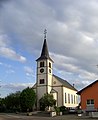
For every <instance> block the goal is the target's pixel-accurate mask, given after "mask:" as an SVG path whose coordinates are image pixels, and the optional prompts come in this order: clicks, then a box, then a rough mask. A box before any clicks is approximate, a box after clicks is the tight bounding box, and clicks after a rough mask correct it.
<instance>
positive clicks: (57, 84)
mask: <svg viewBox="0 0 98 120" xmlns="http://www.w3.org/2000/svg"><path fill="white" fill-rule="evenodd" d="M36 62H37V73H36V83H35V85H34V86H33V89H34V90H35V92H36V95H37V109H40V105H39V100H40V99H41V97H42V96H44V94H45V93H48V94H52V95H53V97H54V99H55V100H56V105H57V106H58V107H60V106H66V107H68V108H71V107H76V106H78V95H77V94H76V93H77V90H76V88H75V87H74V86H73V85H71V84H70V83H68V81H66V80H64V79H62V78H60V77H58V76H57V75H54V74H53V63H54V61H53V60H52V58H51V57H50V55H49V51H48V46H47V40H46V31H45V36H44V43H43V47H42V51H41V55H40V57H39V58H38V59H37V60H36Z"/></svg>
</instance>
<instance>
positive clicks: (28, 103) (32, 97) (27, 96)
mask: <svg viewBox="0 0 98 120" xmlns="http://www.w3.org/2000/svg"><path fill="white" fill-rule="evenodd" d="M35 101H36V94H35V92H34V90H33V89H32V88H29V87H28V88H26V89H24V90H23V91H22V92H21V94H20V105H21V109H22V111H27V110H29V111H32V109H33V106H34V104H35Z"/></svg>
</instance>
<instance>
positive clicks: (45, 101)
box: [39, 94, 56, 110]
mask: <svg viewBox="0 0 98 120" xmlns="http://www.w3.org/2000/svg"><path fill="white" fill-rule="evenodd" d="M39 103H40V108H41V110H45V108H46V107H48V108H49V106H51V107H52V106H54V105H55V104H56V100H55V99H54V98H53V95H52V94H44V96H43V97H42V98H41V99H40V100H39Z"/></svg>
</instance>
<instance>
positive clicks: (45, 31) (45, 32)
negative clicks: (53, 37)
mask: <svg viewBox="0 0 98 120" xmlns="http://www.w3.org/2000/svg"><path fill="white" fill-rule="evenodd" d="M46 34H47V30H46V29H45V30H44V39H46Z"/></svg>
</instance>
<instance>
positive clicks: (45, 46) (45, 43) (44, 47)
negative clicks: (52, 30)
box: [41, 39, 49, 58]
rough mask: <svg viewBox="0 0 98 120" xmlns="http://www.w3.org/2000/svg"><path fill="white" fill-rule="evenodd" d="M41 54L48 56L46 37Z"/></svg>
mask: <svg viewBox="0 0 98 120" xmlns="http://www.w3.org/2000/svg"><path fill="white" fill-rule="evenodd" d="M41 56H45V57H47V58H49V52H48V46H47V41H46V39H44V44H43V47H42V53H41Z"/></svg>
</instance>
